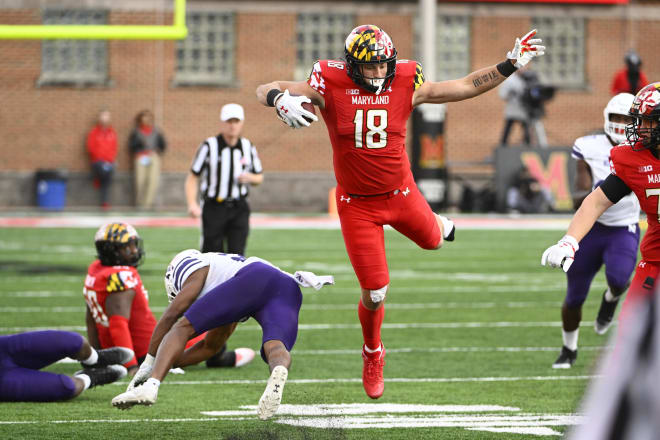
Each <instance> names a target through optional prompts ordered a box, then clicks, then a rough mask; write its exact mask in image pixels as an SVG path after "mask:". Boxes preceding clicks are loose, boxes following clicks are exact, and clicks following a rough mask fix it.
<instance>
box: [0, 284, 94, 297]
mask: <svg viewBox="0 0 660 440" xmlns="http://www.w3.org/2000/svg"><path fill="white" fill-rule="evenodd" d="M31 281H32V280H31ZM52 281H53V280H51V282H52ZM53 296H54V297H72V296H79V297H82V293H74V292H56V291H48V290H34V291H26V292H2V293H0V297H10V298H48V297H53Z"/></svg>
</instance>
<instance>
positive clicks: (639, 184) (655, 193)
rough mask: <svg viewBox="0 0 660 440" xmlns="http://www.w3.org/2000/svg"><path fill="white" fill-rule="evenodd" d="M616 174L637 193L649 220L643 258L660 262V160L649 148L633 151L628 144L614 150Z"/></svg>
mask: <svg viewBox="0 0 660 440" xmlns="http://www.w3.org/2000/svg"><path fill="white" fill-rule="evenodd" d="M610 162H611V163H610V165H611V169H612V174H615V175H617V176H618V177H619V178H620V179H621V180H623V181H624V182H625V184H626V185H628V187H629V188H630V189H631V190H632V191H633V192H634V193H635V195H636V196H637V199H638V200H639V204H640V206H641V208H642V210H643V211H644V212H645V213H646V219H647V222H648V224H649V227H648V230H647V231H646V234H644V239H643V240H642V245H641V247H640V248H641V251H642V258H643V259H644V260H645V261H648V262H655V263H658V262H660V223H659V218H658V217H660V208H659V206H660V204H659V203H658V200H659V199H660V160H659V159H656V158H655V156H654V155H653V154H652V153H651V152H650V151H649V150H643V151H633V150H632V147H631V146H630V145H628V144H625V143H624V144H622V145H620V146H618V147H615V148H613V149H612V151H611V152H610Z"/></svg>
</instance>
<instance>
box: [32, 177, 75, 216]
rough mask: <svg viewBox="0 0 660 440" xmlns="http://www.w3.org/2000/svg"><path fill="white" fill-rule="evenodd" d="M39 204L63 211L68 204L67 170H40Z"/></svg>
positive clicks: (37, 195) (38, 184) (37, 180)
mask: <svg viewBox="0 0 660 440" xmlns="http://www.w3.org/2000/svg"><path fill="white" fill-rule="evenodd" d="M35 177H36V179H35V180H36V190H37V191H36V197H37V206H38V207H40V208H43V209H47V210H51V211H61V210H62V209H64V206H65V205H66V181H67V176H66V171H63V170H38V171H37V174H36V176H35Z"/></svg>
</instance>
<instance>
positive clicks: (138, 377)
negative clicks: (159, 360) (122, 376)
mask: <svg viewBox="0 0 660 440" xmlns="http://www.w3.org/2000/svg"><path fill="white" fill-rule="evenodd" d="M155 360H156V358H154V357H153V356H152V355H150V354H149V353H147V356H146V357H145V358H144V361H142V364H141V365H140V368H139V369H138V370H137V373H135V376H133V379H132V380H131V381H130V383H129V384H128V387H127V388H126V391H130V390H132V389H133V388H135V387H136V386H138V385H141V384H143V383H144V382H146V380H147V379H149V378H150V377H151V370H153V369H154V361H155Z"/></svg>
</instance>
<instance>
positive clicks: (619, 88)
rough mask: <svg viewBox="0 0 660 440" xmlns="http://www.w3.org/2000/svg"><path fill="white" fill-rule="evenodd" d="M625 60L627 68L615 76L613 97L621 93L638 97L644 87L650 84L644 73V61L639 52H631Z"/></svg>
mask: <svg viewBox="0 0 660 440" xmlns="http://www.w3.org/2000/svg"><path fill="white" fill-rule="evenodd" d="M623 60H624V62H625V63H626V67H625V68H623V69H621V70H619V71H618V72H617V73H616V74H614V79H613V80H612V90H611V91H612V95H618V94H619V93H631V94H633V95H636V94H637V92H639V90H640V89H641V88H642V87H644V86H645V85H646V84H648V83H649V80H648V78H646V75H645V74H644V72H642V59H641V58H640V57H639V55H638V54H637V52H635V51H634V50H630V51H628V52H627V53H626V56H625V57H624V58H623Z"/></svg>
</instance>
